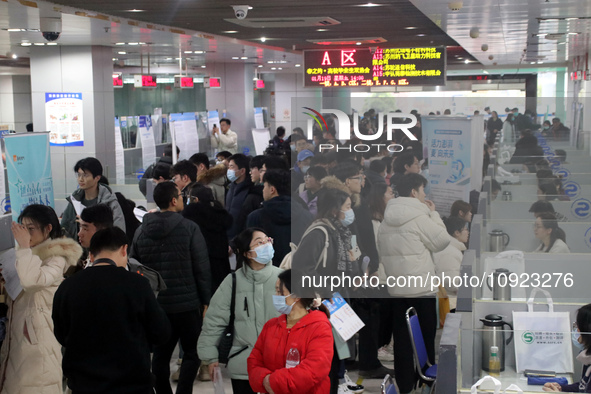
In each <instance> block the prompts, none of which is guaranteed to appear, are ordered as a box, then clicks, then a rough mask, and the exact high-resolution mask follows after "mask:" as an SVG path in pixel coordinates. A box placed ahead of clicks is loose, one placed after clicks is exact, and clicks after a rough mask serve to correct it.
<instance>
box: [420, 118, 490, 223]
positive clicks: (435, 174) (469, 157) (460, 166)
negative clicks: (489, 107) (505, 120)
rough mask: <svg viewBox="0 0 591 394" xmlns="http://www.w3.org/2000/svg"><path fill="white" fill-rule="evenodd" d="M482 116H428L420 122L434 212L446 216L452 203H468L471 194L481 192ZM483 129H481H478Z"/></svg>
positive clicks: (429, 196)
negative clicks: (468, 117)
mask: <svg viewBox="0 0 591 394" xmlns="http://www.w3.org/2000/svg"><path fill="white" fill-rule="evenodd" d="M482 124H484V122H483V121H482V119H481V117H475V119H467V118H460V117H443V116H437V117H435V116H427V117H424V118H423V120H422V126H423V136H424V138H425V145H424V150H423V151H424V153H425V155H424V156H425V157H424V158H425V159H428V160H429V179H428V182H429V186H430V191H429V194H430V195H428V198H431V199H432V200H433V202H434V203H435V206H436V207H437V211H439V212H442V214H443V213H445V214H447V213H448V212H449V211H450V209H451V206H452V204H453V203H454V201H456V200H464V201H470V198H469V197H470V191H471V190H473V189H476V190H480V186H479V185H478V184H481V183H482V173H481V171H482V155H480V156H478V155H477V154H476V153H477V152H480V153H482V146H483V143H484V142H483V137H482V134H483V133H482V130H480V132H478V131H477V130H473V128H474V125H482ZM481 128H482V127H481Z"/></svg>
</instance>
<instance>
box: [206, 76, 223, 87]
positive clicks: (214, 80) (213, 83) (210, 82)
mask: <svg viewBox="0 0 591 394" xmlns="http://www.w3.org/2000/svg"><path fill="white" fill-rule="evenodd" d="M203 87H204V88H206V89H208V88H221V87H222V79H221V78H220V77H204V78H203Z"/></svg>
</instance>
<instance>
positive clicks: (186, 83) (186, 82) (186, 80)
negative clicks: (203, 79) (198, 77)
mask: <svg viewBox="0 0 591 394" xmlns="http://www.w3.org/2000/svg"><path fill="white" fill-rule="evenodd" d="M193 86H195V85H194V84H193V77H183V76H181V75H175V77H174V87H175V88H181V89H192V88H193Z"/></svg>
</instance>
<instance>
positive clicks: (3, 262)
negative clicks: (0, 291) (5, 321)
mask: <svg viewBox="0 0 591 394" xmlns="http://www.w3.org/2000/svg"><path fill="white" fill-rule="evenodd" d="M0 268H2V277H3V278H4V280H5V281H6V284H5V285H4V287H5V288H6V292H7V293H8V295H9V297H10V298H11V299H13V300H16V297H18V295H19V294H20V293H21V291H23V288H22V286H21V281H20V279H19V277H18V274H17V272H16V251H15V250H14V248H13V249H8V250H6V251H4V252H1V253H0Z"/></svg>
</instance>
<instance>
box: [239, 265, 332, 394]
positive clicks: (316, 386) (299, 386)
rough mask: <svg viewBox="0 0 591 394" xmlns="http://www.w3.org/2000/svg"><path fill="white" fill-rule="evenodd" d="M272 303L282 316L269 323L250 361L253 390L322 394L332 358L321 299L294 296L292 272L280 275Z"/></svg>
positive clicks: (329, 331) (327, 386) (326, 388)
mask: <svg viewBox="0 0 591 394" xmlns="http://www.w3.org/2000/svg"><path fill="white" fill-rule="evenodd" d="M273 303H274V304H275V308H276V309H277V311H278V312H280V313H281V316H279V317H277V318H274V319H271V320H269V322H267V324H265V327H264V328H263V331H262V332H261V335H260V336H259V338H258V340H257V342H256V345H255V347H254V349H253V350H252V353H251V354H250V357H248V377H249V380H250V384H251V387H252V388H253V389H254V390H255V391H258V392H260V393H270V394H317V393H318V394H320V393H322V394H325V393H328V392H329V390H330V379H329V377H328V373H329V371H330V364H331V360H332V356H333V337H332V328H331V325H330V321H329V320H328V317H329V316H330V314H329V312H328V309H327V308H326V306H324V305H322V304H321V303H320V300H319V299H313V298H300V297H298V296H297V295H295V294H293V293H292V287H291V270H287V271H285V272H282V273H281V274H280V275H279V277H278V279H277V283H276V285H275V295H274V296H273Z"/></svg>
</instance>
